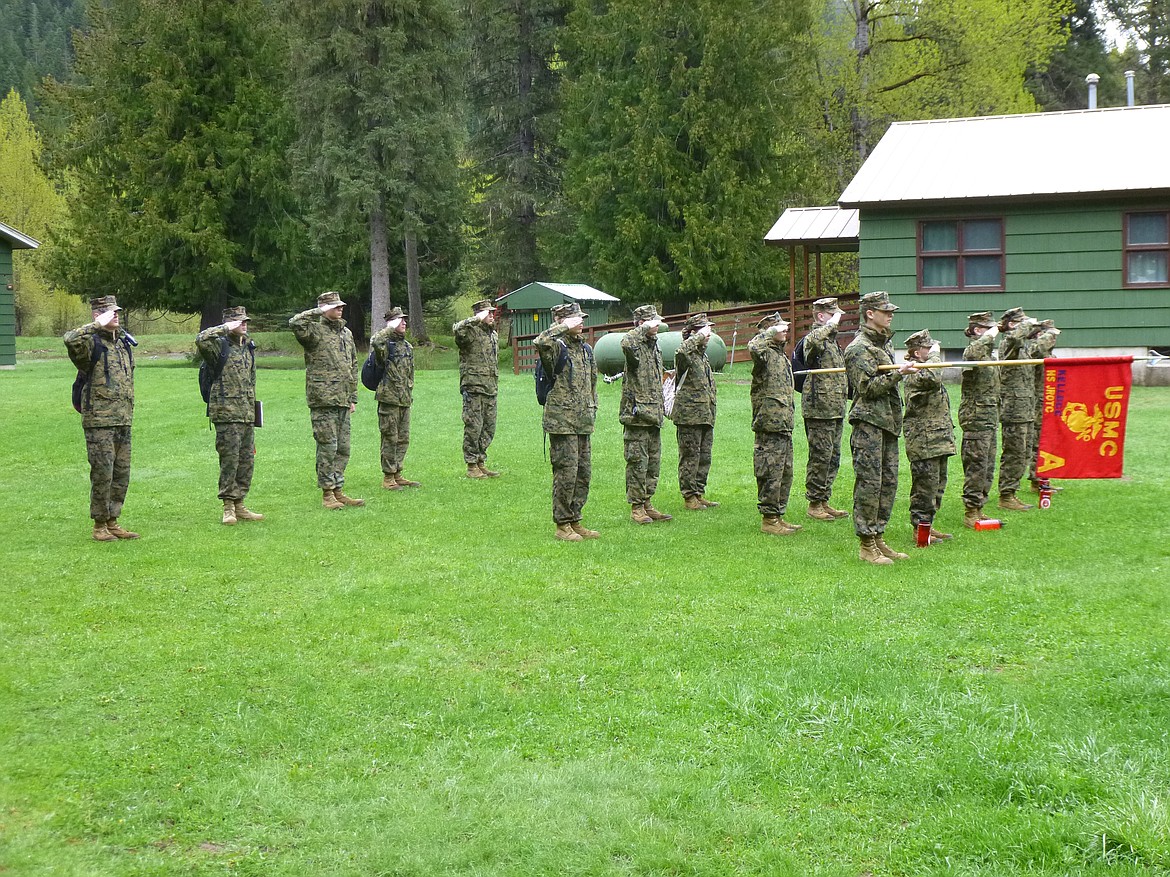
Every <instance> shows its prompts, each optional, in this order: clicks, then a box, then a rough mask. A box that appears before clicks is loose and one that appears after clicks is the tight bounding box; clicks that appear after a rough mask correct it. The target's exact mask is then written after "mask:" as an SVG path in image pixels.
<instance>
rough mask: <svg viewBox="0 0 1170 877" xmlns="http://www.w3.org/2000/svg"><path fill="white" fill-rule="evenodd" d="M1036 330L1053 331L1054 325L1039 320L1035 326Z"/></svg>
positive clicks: (1051, 322)
mask: <svg viewBox="0 0 1170 877" xmlns="http://www.w3.org/2000/svg"><path fill="white" fill-rule="evenodd" d="M1036 328H1037V329H1040V330H1041V331H1043V330H1045V329H1055V328H1056V323H1054V322H1053V321H1052V320H1041V321H1040V322H1039V323H1037V324H1036Z"/></svg>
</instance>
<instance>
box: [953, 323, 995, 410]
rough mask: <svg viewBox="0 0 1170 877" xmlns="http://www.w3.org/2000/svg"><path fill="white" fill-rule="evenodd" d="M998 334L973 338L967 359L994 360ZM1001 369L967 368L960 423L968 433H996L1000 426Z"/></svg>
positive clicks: (961, 398) (978, 360)
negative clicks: (996, 335) (993, 354)
mask: <svg viewBox="0 0 1170 877" xmlns="http://www.w3.org/2000/svg"><path fill="white" fill-rule="evenodd" d="M994 350H995V336H993V335H983V336H981V337H979V338H974V339H972V341H971V343H970V344H968V345H967V349H966V350H964V351H963V359H966V360H968V361H970V362H986V361H988V360H991V359H994V358H995V357H993V356H992V355H991V354H992V353H993V352H994ZM999 372H1000V369H999V368H998V367H996V366H988V367H986V368H965V369H963V384H962V387H963V391H962V396H960V397H959V426H961V427H962V428H963V431H964V432H994V431H995V429H996V428H997V427H998V426H999Z"/></svg>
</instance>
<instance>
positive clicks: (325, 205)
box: [289, 0, 461, 340]
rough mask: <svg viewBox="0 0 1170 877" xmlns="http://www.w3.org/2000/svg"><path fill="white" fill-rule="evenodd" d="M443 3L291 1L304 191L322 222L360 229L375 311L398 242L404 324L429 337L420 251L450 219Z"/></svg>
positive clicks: (449, 104) (453, 45) (448, 10)
mask: <svg viewBox="0 0 1170 877" xmlns="http://www.w3.org/2000/svg"><path fill="white" fill-rule="evenodd" d="M452 2H453V0H409V2H407V0H290V7H289V8H290V9H291V11H292V12H293V15H294V18H295V21H296V25H297V30H298V35H297V45H296V51H295V58H296V64H295V65H294V76H295V81H294V94H295V100H296V106H297V109H298V117H299V120H300V137H299V140H298V144H297V149H296V157H297V162H298V166H299V169H300V171H301V174H302V179H303V182H304V186H305V189H306V191H307V192H308V193H309V194H310V196H311V197H312V199H313V201H314V203H315V205H316V208H317V212H318V214H319V216H321V217H322V218H323V220H324V221H323V222H322V223H321V224H320V225H321V227H322V228H328V227H340V228H350V229H353V228H355V227H356V226H357V224H358V223H359V222H360V223H361V225H363V226H364V227H365V229H366V231H365V235H364V237H365V240H366V241H367V242H368V259H369V265H370V274H369V282H370V289H371V297H370V312H371V315H372V316H373V317H374V319H375V320H377V319H379V318H380V317H381V315H382V313H383V312H384V311H385V310H386V308H387V307H389V305H390V269H391V260H390V256H389V242H390V240H392V239H396V240H400V241H401V242H402V251H403V255H404V262H405V273H406V294H407V306H408V311H409V314H410V330H411V332H412V333H413V334H414V335H415V337H416V338H418V339H420V340H426V339H427V337H428V336H427V331H426V324H425V322H424V314H423V304H422V290H421V281H422V269H423V264H422V262H423V260H422V259H420V255H419V254H420V248H421V251H422V252H424V253H425V251H426V248H427V247H428V244H429V243H433V242H434V241H435V240H436V239H438V238H439V237H442V236H443V235H442V233H441V228H443V227H446V226H451V227H456V226H457V224H458V206H459V186H458V154H459V146H460V143H459V136H458V135H459V130H460V126H461V118H460V108H461V107H460V91H459V86H460V81H459V66H460V64H459V57H458V49H459V46H460V33H459V27H458V20H457V16H456V15H455V10H454V8H453V5H452ZM436 226H438V227H439V229H436ZM436 232H438V233H436ZM450 262H451V260H450V259H448V260H447V264H448V266H449V265H450Z"/></svg>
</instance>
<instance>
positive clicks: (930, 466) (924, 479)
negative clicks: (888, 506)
mask: <svg viewBox="0 0 1170 877" xmlns="http://www.w3.org/2000/svg"><path fill="white" fill-rule="evenodd" d="M949 460H950V457H927V458H926V459H925V460H911V461H910V523H911V524H914V525H915V526H917V525H919V524H931V523H934V516H935V515H936V514H937V513H938V510H939V509H940V508H941V507H942V499H943V494H944V493H945V492H946V489H947V462H948V461H949Z"/></svg>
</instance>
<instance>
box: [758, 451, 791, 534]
mask: <svg viewBox="0 0 1170 877" xmlns="http://www.w3.org/2000/svg"><path fill="white" fill-rule="evenodd" d="M755 436H756V439H755V445H754V446H753V453H752V468H753V470H754V471H755V475H756V508H758V509H759V510H760V514H761V515H765V516H767V517H771V516H773V515H778V516H782V515H783V514H784V513H785V512H786V511H788V497H789V495H790V494H791V493H792V433H790V432H757V433H756V434H755Z"/></svg>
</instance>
